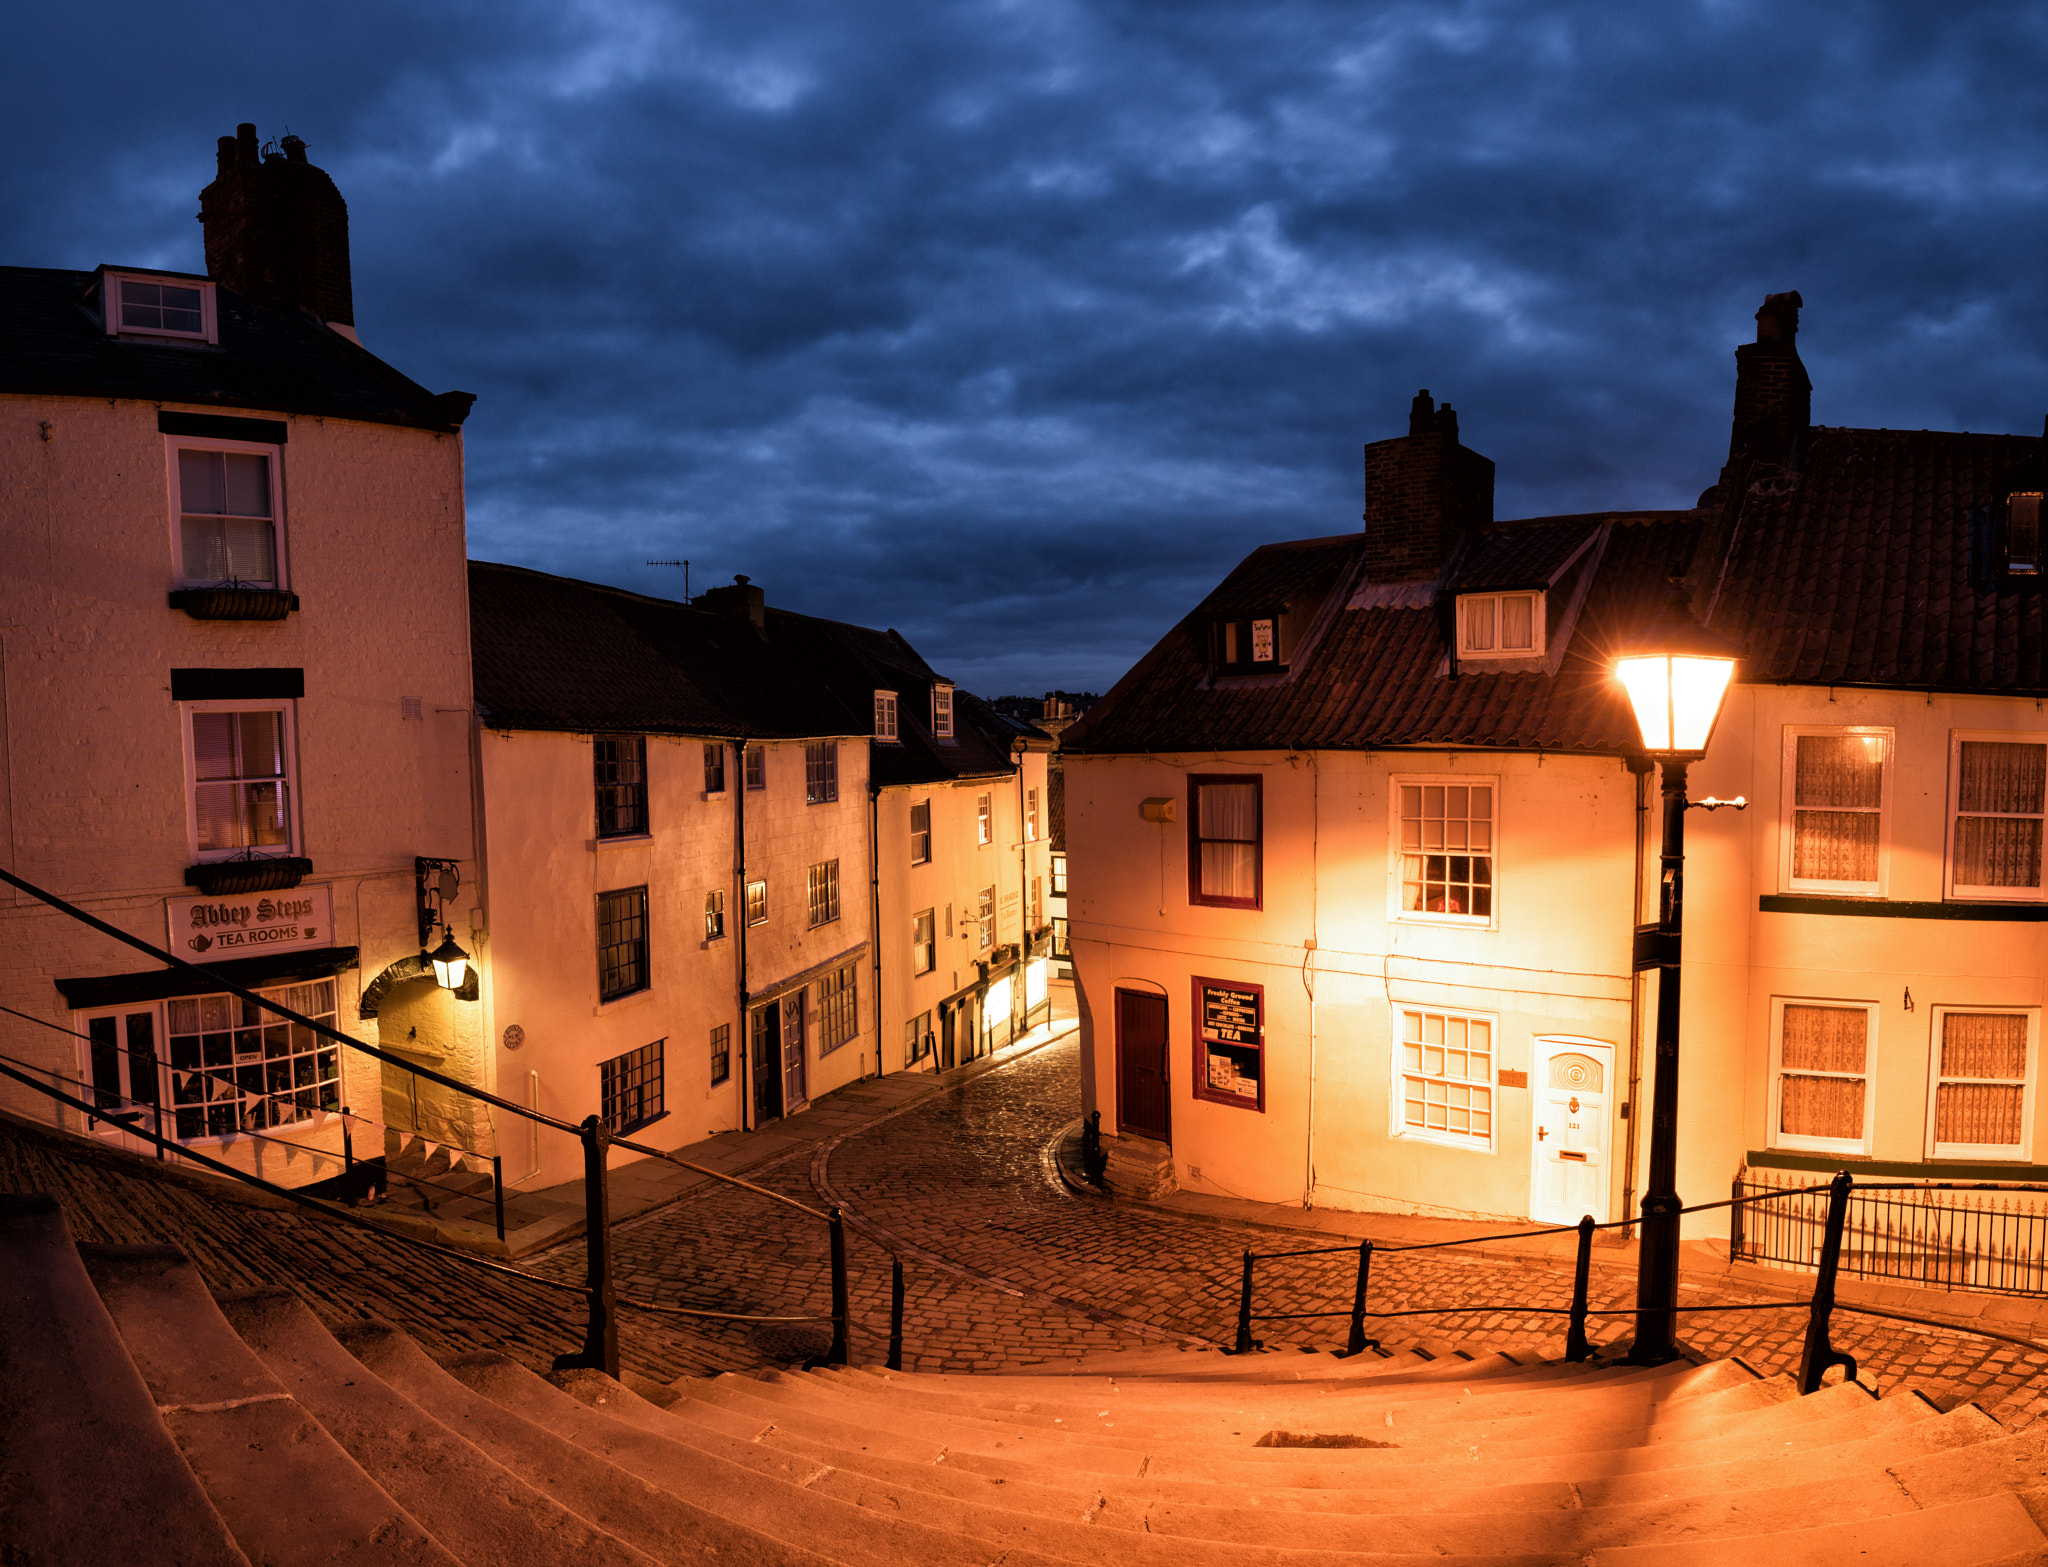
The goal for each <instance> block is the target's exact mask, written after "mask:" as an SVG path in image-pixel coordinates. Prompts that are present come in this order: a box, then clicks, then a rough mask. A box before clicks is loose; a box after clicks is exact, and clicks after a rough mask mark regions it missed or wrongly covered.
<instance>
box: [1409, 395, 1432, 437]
mask: <svg viewBox="0 0 2048 1567" xmlns="http://www.w3.org/2000/svg"><path fill="white" fill-rule="evenodd" d="M1435 421H1436V400H1435V399H1434V398H1432V397H1431V396H1430V395H1429V388H1428V387H1426V386H1425V387H1424V388H1423V389H1422V390H1421V391H1419V392H1417V393H1416V394H1415V396H1414V399H1413V400H1412V401H1411V402H1410V403H1409V404H1408V433H1409V434H1410V435H1427V434H1428V433H1429V432H1430V431H1431V430H1433V429H1435V428H1436V422H1435Z"/></svg>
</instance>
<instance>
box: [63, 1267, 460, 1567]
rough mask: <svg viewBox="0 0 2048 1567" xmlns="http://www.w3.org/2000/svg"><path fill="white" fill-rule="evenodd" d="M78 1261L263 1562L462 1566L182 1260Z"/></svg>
mask: <svg viewBox="0 0 2048 1567" xmlns="http://www.w3.org/2000/svg"><path fill="white" fill-rule="evenodd" d="M78 1253H79V1256H80V1258H81V1260H82V1261H83V1262H84V1264H85V1268H86V1271H87V1273H88V1274H89V1275H90V1276H91V1278H92V1281H93V1284H94V1286H95V1287H96V1288H97V1289H98V1291H99V1295H100V1298H101V1300H103V1301H105V1302H106V1307H107V1313H108V1315H109V1316H111V1317H112V1318H113V1320H114V1326H115V1327H116V1328H117V1329H118V1330H119V1332H120V1335H121V1341H122V1344H123V1346H124V1348H125V1349H126V1351H127V1354H128V1358H129V1359H130V1360H132V1361H133V1362H134V1364H135V1368H136V1369H137V1370H138V1371H139V1372H141V1374H142V1380H143V1382H144V1383H145V1384H146V1385H147V1386H148V1388H149V1392H150V1396H151V1397H152V1398H154V1399H155V1400H156V1404H157V1408H158V1411H159V1412H160V1413H161V1415H162V1417H163V1423H164V1424H165V1425H166V1426H167V1427H169V1429H170V1433H171V1436H172V1438H173V1439H174V1440H175V1441H176V1442H177V1444H178V1450H179V1452H180V1453H181V1454H182V1455H183V1456H184V1459H185V1463H186V1465H187V1467H188V1468H189V1469H190V1470H191V1471H192V1473H193V1475H194V1476H196V1477H197V1479H198V1481H199V1483H200V1485H201V1486H203V1487H204V1488H205V1490H206V1494H207V1496H208V1497H210V1498H211V1499H212V1501H213V1504H214V1506H215V1507H216V1508H217V1509H219V1511H220V1515H221V1517H222V1518H223V1519H225V1520H226V1522H227V1526H228V1528H229V1530H230V1531H231V1532H232V1533H233V1535H234V1537H235V1541H236V1543H237V1544H238V1545H240V1546H241V1548H242V1550H243V1552H244V1554H245V1555H247V1556H248V1558H249V1560H250V1561H252V1562H256V1563H261V1564H263V1567H358V1564H360V1567H373V1564H375V1567H382V1564H386V1563H407V1564H416V1567H428V1564H435V1567H455V1558H454V1557H453V1556H452V1555H450V1554H449V1553H448V1552H447V1551H446V1550H445V1549H444V1548H443V1547H442V1546H441V1545H439V1544H438V1543H437V1542H436V1541H435V1540H434V1539H433V1537H432V1536H431V1535H429V1534H428V1532H427V1531H426V1529H425V1528H424V1527H423V1526H422V1525H421V1524H420V1523H419V1521H418V1520H417V1519H415V1518H414V1517H413V1516H412V1515H411V1514H410V1513H408V1512H407V1511H406V1510H405V1509H404V1508H403V1507H401V1506H400V1505H399V1504H398V1502H397V1501H396V1500H394V1499H393V1498H392V1496H391V1495H390V1493H389V1492H387V1491H385V1490H384V1489H383V1488H382V1487H381V1486H379V1485H378V1484H377V1483H376V1482H375V1481H374V1480H372V1479H371V1478H370V1477H369V1476H368V1475H367V1474H365V1473H364V1472H363V1471H362V1469H361V1468H360V1467H359V1466H358V1465H357V1464H356V1462H355V1460H354V1459H352V1458H350V1457H349V1455H348V1454H347V1453H346V1452H344V1451H343V1450H342V1448H341V1446H340V1445H339V1444H338V1443H337V1442H336V1441H335V1440H334V1438H333V1437H331V1436H329V1435H328V1434H327V1432H326V1431H325V1430H324V1429H323V1428H322V1427H321V1425H320V1423H319V1422H318V1421H317V1420H315V1419H314V1418H313V1417H312V1416H311V1415H309V1414H308V1413H307V1412H306V1411H305V1410H304V1409H303V1408H301V1407H300V1405H299V1403H298V1402H297V1400H295V1399H294V1398H293V1397H292V1396H291V1394H290V1393H288V1392H287V1391H286V1390H285V1388H284V1386H283V1384H282V1383H280V1382H279V1381H278V1380H277V1379H276V1378H275V1377H274V1376H272V1375H271V1374H270V1372H269V1371H268V1370H267V1369H266V1368H265V1367H264V1365H263V1362H262V1361H260V1360H258V1359H257V1358H256V1356H255V1354H254V1353H253V1352H252V1351H251V1350H250V1349H249V1348H248V1346H247V1345H245V1344H244V1343H243V1342H242V1341H241V1340H240V1339H239V1338H237V1337H236V1336H235V1331H234V1329H233V1328H231V1327H229V1326H228V1324H227V1319H226V1318H224V1317H223V1316H222V1315H221V1314H220V1311H219V1309H218V1308H217V1307H216V1306H215V1305H214V1302H213V1297H212V1296H211V1295H210V1294H208V1293H207V1290H206V1286H205V1284H204V1283H203V1282H202V1281H201V1279H200V1277H199V1271H198V1270H197V1269H196V1268H194V1267H193V1266H192V1264H191V1262H190V1260H189V1259H187V1257H186V1256H185V1254H184V1253H183V1252H182V1251H179V1250H178V1249H177V1248H176V1247H174V1246H81V1247H79V1248H78ZM113 1559H114V1560H119V1559H120V1558H119V1557H115V1558H113Z"/></svg>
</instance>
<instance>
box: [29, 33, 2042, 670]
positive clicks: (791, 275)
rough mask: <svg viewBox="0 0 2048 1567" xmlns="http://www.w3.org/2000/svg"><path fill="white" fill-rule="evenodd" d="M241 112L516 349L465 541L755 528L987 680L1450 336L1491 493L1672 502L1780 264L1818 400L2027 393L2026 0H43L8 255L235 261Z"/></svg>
mask: <svg viewBox="0 0 2048 1567" xmlns="http://www.w3.org/2000/svg"><path fill="white" fill-rule="evenodd" d="M241 120H252V121H254V122H255V123H256V124H257V126H258V128H259V132H260V134H261V135H262V136H263V137H264V138H266V139H268V138H271V137H274V136H276V135H279V134H281V133H282V132H284V131H285V130H286V129H290V130H291V131H293V132H295V133H297V134H298V135H300V136H303V137H304V138H305V140H306V142H307V144H308V148H309V154H310V156H311V158H312V159H313V161H314V162H316V163H318V164H320V165H321V166H322V167H324V168H326V169H327V170H328V171H329V172H330V173H331V174H333V176H334V177H335V179H336V181H337V182H338V183H339V185H340V187H341V190H342V193H343V194H344V196H346V197H347V199H348V202H349V207H350V214H351V224H352V230H353V240H354V264H355V294H356V319H357V322H358V325H359V327H360V329H361V332H362V335H363V338H364V341H365V342H366V344H367V345H368V346H370V347H371V348H373V349H375V350H377V351H378V352H380V353H382V354H383V355H384V356H385V357H386V358H388V359H390V360H391V361H392V362H393V363H394V364H396V365H398V366H399V367H400V368H402V369H404V370H405V371H406V372H408V373H409V374H411V375H412V376H414V377H415V378H416V379H418V380H420V381H422V382H424V383H426V384H427V385H428V386H429V387H431V388H433V389H435V390H443V389H447V388H451V387H459V388H462V389H464V390H467V391H473V392H476V393H477V394H478V395H479V401H478V403H477V408H476V412H475V414H474V415H473V416H472V418H471V420H470V423H469V427H468V455H469V480H470V488H469V523H470V541H471V542H470V549H471V553H472V554H473V555H476V556H478V557H480V558H484V559H491V560H500V561H513V562H518V563H520V564H523V565H530V566H535V567H539V568H542V569H544V570H549V571H558V572H563V573H566V574H570V575H574V576H582V577H589V578H594V579H597V580H601V581H606V582H613V583H617V584H620V585H622V586H627V587H633V588H637V589H640V590H643V591H648V592H658V593H662V592H665V593H669V594H680V592H681V586H682V585H681V582H680V580H679V578H680V574H679V573H676V572H672V571H664V570H661V569H658V568H657V569H650V568H648V567H646V566H645V565H643V564H642V563H643V562H644V561H645V560H647V559H648V558H649V557H670V556H672V557H682V556H687V557H689V558H690V559H691V561H692V562H693V567H692V576H693V586H695V587H697V588H699V589H701V588H703V587H704V586H707V585H709V584H710V583H712V582H716V581H725V580H728V579H729V578H730V577H731V576H732V574H733V573H735V572H747V573H749V574H750V575H752V576H753V578H754V579H755V580H756V581H758V582H760V583H762V584H764V585H765V587H766V589H767V592H768V595H769V598H770V601H771V602H774V603H779V604H782V605H785V606H787V607H791V608H796V609H802V610H806V611H809V612H812V613H818V614H825V615H832V616H835V617H839V618H843V619H849V620H855V621H861V622H864V623H869V624H874V625H891V626H895V627H897V628H898V629H900V630H901V631H903V632H904V633H905V635H907V636H908V637H909V638H910V639H911V640H912V641H913V642H914V643H915V644H916V645H917V646H918V647H919V649H920V650H921V651H922V652H923V653H924V654H925V656H926V657H927V658H928V659H930V660H931V662H932V663H933V664H935V665H936V666H937V667H939V668H940V669H941V670H943V671H945V672H947V673H949V674H951V675H952V676H954V677H955V678H956V679H958V680H959V681H961V682H962V683H963V684H965V685H967V686H968V687H970V688H972V689H976V690H980V691H982V692H984V693H986V694H989V695H996V694H1001V693H1004V692H1039V691H1044V690H1047V689H1049V688H1053V687H1063V688H1067V689H1084V688H1085V689H1095V690H1103V689H1106V688H1107V686H1108V684H1109V683H1110V682H1112V681H1113V680H1114V679H1115V678H1116V677H1117V676H1118V675H1119V674H1120V673H1122V671H1123V670H1124V669H1125V668H1127V667H1128V666H1129V664H1130V663H1131V662H1132V661H1133V660H1134V659H1135V658H1136V657H1138V655H1140V654H1141V653H1142V652H1143V651H1144V650H1145V648H1146V647H1148V646H1149V645H1150V644H1151V642H1152V641H1153V640H1154V639H1155V638H1156V637H1157V636H1158V635H1159V634H1160V632H1162V631H1163V630H1164V629H1165V628H1166V627H1167V626H1169V625H1171V624H1172V623H1173V622H1174V621H1175V620H1176V619H1178V618H1179V616H1180V615H1181V614H1183V613H1184V612H1185V611H1186V610H1187V609H1188V608H1189V607H1190V606H1191V605H1192V604H1193V603H1194V601H1195V600H1196V599H1197V598H1199V597H1200V596H1201V595H1202V594H1203V593H1204V592H1205V591H1207V589H1208V588H1209V587H1210V586H1211V585H1212V584H1213V583H1214V581H1215V580H1216V578H1217V577H1218V576H1219V575H1220V574H1221V573H1222V572H1223V571H1225V570H1226V569H1227V568H1228V567H1229V565H1230V564H1231V563H1232V562H1234V561H1235V560H1237V559H1238V558H1239V557H1241V556H1242V555H1243V554H1244V553H1245V552H1246V551H1247V550H1248V549H1250V548H1251V547H1252V546H1253V545H1255V544H1257V543H1259V542H1261V541H1263V540H1268V539H1275V538H1292V537H1305V536H1313V535H1319V534H1328V533H1337V532H1343V531H1347V530H1349V529H1352V528H1355V527H1357V526H1358V514H1359V510H1360V495H1359V487H1360V480H1359V446H1360V443H1361V442H1363V441H1366V440H1373V439H1379V438H1383V437H1386V436H1389V435H1395V434H1400V433H1402V432H1403V430H1404V429H1405V420H1406V413H1407V406H1408V399H1409V397H1410V396H1411V395H1412V394H1413V393H1414V391H1415V389H1416V388H1417V387H1419V386H1427V387H1429V388H1430V389H1431V390H1432V391H1433V392H1434V393H1435V394H1436V395H1437V396H1438V397H1439V398H1441V399H1444V400H1448V401H1450V402H1452V403H1454V404H1456V406H1457V407H1458V409H1459V412H1460V417H1461V424H1462V431H1463V435H1464V439H1465V441H1466V443H1467V444H1468V445H1470V446H1473V447H1475V448H1477V449H1478V450H1480V451H1482V452H1485V453H1486V454H1487V455H1489V456H1491V457H1493V458H1494V459H1495V460H1496V461H1497V462H1498V464H1499V491H1498V496H1497V505H1496V510H1497V514H1498V515H1501V516H1504V517H1513V516H1529V515H1540V514H1545V513H1553V512H1565V511H1575V510H1590V509H1601V508H1607V507H1617V506H1631V507H1634V506H1644V507H1654V506H1684V505H1688V504H1690V503H1691V501H1692V500H1693V498H1694V497H1695V496H1696V495H1697V493H1698V492H1699V491H1700V490H1701V489H1702V488H1703V487H1704V486H1706V485H1707V484H1709V483H1711V482H1712V480H1713V478H1714V473H1715V469H1716V468H1717V466H1718V464H1719V462H1720V460H1721V458H1722V456H1723V455H1725V451H1726V445H1727V420H1728V409H1729V404H1730V399H1731V396H1732V391H1733V361H1732V359H1731V357H1730V352H1731V350H1732V349H1733V347H1734V345H1735V344H1736V343H1737V342H1739V341H1744V340H1746V339H1748V338H1749V337H1751V336H1753V335H1754V323H1753V320H1752V316H1753V313H1754V311H1755V309H1756V307H1757V305H1758V304H1759V303H1760V302H1761V301H1762V298H1763V296H1764V294H1765V293H1767V292H1775V291H1779V290H1785V289H1793V288H1796V289H1799V290H1800V291H1801V292H1802V293H1803V294H1804V296H1805V299H1806V311H1805V315H1804V319H1803V323H1802V331H1801V335H1800V347H1801V350H1802V352H1803V354H1804V356H1805V359H1806V363H1807V366H1808V369H1809V371H1810V372H1811V374H1812V376H1813V380H1814V383H1815V393H1814V413H1815V417H1816V419H1818V420H1820V421H1821V422H1823V423H1829V424H1854V425H1890V426H1894V427H1903V428H1915V429H1917V428H1921V427H1931V428H1962V429H1978V430H2010V431H2021V432H2025V433H2029V434H2031V433H2035V432H2038V431H2039V430H2040V429H2041V426H2042V418H2043V414H2044V413H2048V374H2044V365H2043V347H2044V345H2048V285H2044V269H2043V256H2044V255H2048V8H2043V7H2041V6H2039V5H2038V4H2025V3H2014V4H1978V3H1973V0H1944V3H1943V4H1941V5H1939V6H1935V5H1930V4H1927V3H1925V0H1917V3H1899V4H1876V3H1863V4H1858V3H1853V0H1850V3H1840V0H1835V3H1827V4H1819V3H1796V0H1775V3H1771V4H1750V3H1738V0H1705V3H1688V0H1662V3H1658V4H1641V3H1626V0H1612V3H1607V4H1571V3H1556V0H1553V3H1542V4H1513V3H1460V0H1428V3H1418V4H1381V3H1375V0H1336V3H1319V0H1274V3H1248V0H1231V3H1222V4H1217V3H1210V0H1165V3H1158V4H1140V3H1116V0H1098V3H1093V4H1076V3H1066V0H1022V3H996V0H970V3H953V0H922V3H918V4H891V3H884V0H824V3H806V0H790V3H775V0H769V3H766V4H763V3H761V0H751V3H710V0H706V3H701V4H692V3H687V0H591V3H568V0H554V3H527V0H489V3H482V0H475V3H468V0H464V3H446V4H438V3H435V0H406V3H403V4H398V3H392V0H349V3H347V4H343V5H317V6H316V5H301V4H289V3H288V4H284V5H280V6H273V7H251V6H248V5H245V4H238V5H233V6H229V5H223V4H218V3H215V0H188V3H186V4H183V5H179V6H163V5H147V6H145V5H142V4H138V3H133V0H112V3H104V4H88V5H83V6H34V7H20V8H17V9H16V10H15V11H14V12H13V13H12V14H11V15H10V18H9V22H8V47H7V49H6V51H5V57H4V59H0V130H4V132H5V135H6V146H7V149H8V150H7V153H6V156H5V158H4V160H0V263H6V264H17V265H36V266H76V267H90V266H93V265H95V264H97V263H98V262H101V261H115V262H128V263H138V264H154V265H161V266H169V267H177V268H180V269H190V270H199V269H200V268H201V267H202V265H203V263H202V261H201V255H200V237H199V227H198V225H197V224H196V223H195V222H194V221H193V214H194V212H195V211H196V210H197V201H196V195H197V192H198V189H199V187H200V186H201V185H203V184H204V183H205V182H206V181H207V180H208V179H210V178H211V175H212V169H213V145H214V139H215V137H217V136H219V135H222V134H231V133H232V132H233V130H234V127H235V124H236V122H238V121H241Z"/></svg>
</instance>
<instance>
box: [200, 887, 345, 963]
mask: <svg viewBox="0 0 2048 1567" xmlns="http://www.w3.org/2000/svg"><path fill="white" fill-rule="evenodd" d="M166 901H167V904H168V908H169V915H170V928H171V932H170V933H171V943H170V944H171V950H172V951H173V952H175V953H177V954H178V955H179V956H180V957H182V958H184V959H185V960H186V961H187V962H191V963H200V962H204V961H206V960H207V959H209V958H253V957H255V956H256V955H257V954H258V953H263V952H291V951H294V950H296V949H298V948H300V947H331V946H333V945H334V895H333V892H332V890H331V889H330V888H329V887H328V886H326V885H325V884H324V883H323V884H321V885H320V886H317V887H294V888H292V889H291V890H290V891H289V892H245V893H241V894H239V895H237V896H235V897H227V898H171V899H168V900H166Z"/></svg>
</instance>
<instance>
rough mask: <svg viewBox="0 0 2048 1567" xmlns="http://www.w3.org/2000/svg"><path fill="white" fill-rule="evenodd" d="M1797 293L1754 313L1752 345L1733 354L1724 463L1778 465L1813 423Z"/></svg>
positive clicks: (1772, 298) (1776, 297)
mask: <svg viewBox="0 0 2048 1567" xmlns="http://www.w3.org/2000/svg"><path fill="white" fill-rule="evenodd" d="M1801 303H1802V301H1801V300H1800V298H1799V295H1798V293H1797V292H1793V293H1790V294H1771V295H1767V296H1766V297H1765V299H1764V304H1763V308H1762V309H1761V310H1759V311H1758V312H1757V313H1756V341H1755V342H1754V343H1744V344H1742V345H1741V346H1740V347H1739V348H1737V349H1736V350H1735V426H1734V429H1733V431H1732V432H1731V433H1730V435H1729V438H1728V461H1729V462H1730V463H1734V462H1737V461H1739V460H1741V459H1743V458H1748V459H1750V460H1751V461H1753V462H1762V463H1782V462H1784V461H1785V460H1786V458H1788V457H1789V456H1791V454H1792V445H1793V442H1795V441H1796V440H1797V439H1798V438H1799V437H1800V435H1802V434H1803V433H1804V432H1805V430H1806V427H1807V426H1808V425H1809V424H1811V423H1812V422H1813V382H1811V381H1810V380H1808V379H1807V377H1806V366H1805V365H1803V364H1801V363H1800V362H1799V349H1798V347H1797V346H1796V343H1795V340H1796V339H1797V338H1798V336H1799V307H1800V305H1801Z"/></svg>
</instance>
